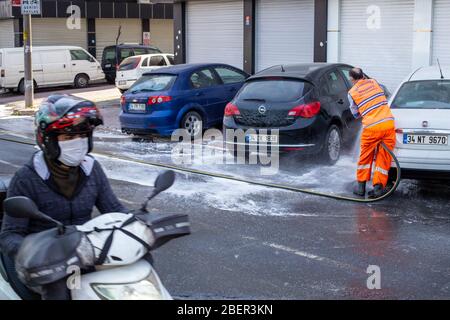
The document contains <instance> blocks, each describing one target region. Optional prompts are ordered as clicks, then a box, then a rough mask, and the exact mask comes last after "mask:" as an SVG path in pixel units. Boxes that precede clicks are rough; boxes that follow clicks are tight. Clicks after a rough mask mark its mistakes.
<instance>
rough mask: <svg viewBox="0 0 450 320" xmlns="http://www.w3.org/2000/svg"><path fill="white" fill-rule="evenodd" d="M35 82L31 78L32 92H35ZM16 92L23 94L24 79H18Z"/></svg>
mask: <svg viewBox="0 0 450 320" xmlns="http://www.w3.org/2000/svg"><path fill="white" fill-rule="evenodd" d="M36 88H37V83H36V81H34V80H33V92H36ZM17 92H18V93H19V94H21V95H24V94H25V79H22V80H20V82H19V85H18V86H17Z"/></svg>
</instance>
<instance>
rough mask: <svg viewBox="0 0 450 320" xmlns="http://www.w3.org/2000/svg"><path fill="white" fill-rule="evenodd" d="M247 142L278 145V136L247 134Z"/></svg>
mask: <svg viewBox="0 0 450 320" xmlns="http://www.w3.org/2000/svg"><path fill="white" fill-rule="evenodd" d="M247 142H262V143H268V142H270V143H278V136H277V135H275V134H249V135H248V136H247Z"/></svg>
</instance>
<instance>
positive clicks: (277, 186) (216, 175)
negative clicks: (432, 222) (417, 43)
mask: <svg viewBox="0 0 450 320" xmlns="http://www.w3.org/2000/svg"><path fill="white" fill-rule="evenodd" d="M0 140H2V141H7V142H13V143H20V144H25V145H32V146H34V145H35V143H31V142H28V141H21V140H15V139H10V138H4V137H0ZM380 145H381V146H382V147H383V148H384V149H385V150H386V151H387V152H388V153H389V154H390V155H391V156H392V159H393V160H394V162H395V165H396V167H397V178H396V180H395V183H394V186H393V187H392V188H391V189H390V190H389V191H388V192H386V193H385V194H383V195H381V196H380V197H378V198H355V197H347V196H341V195H335V194H331V193H324V192H319V191H314V190H310V189H302V188H297V187H291V186H286V185H282V184H276V183H270V182H259V181H252V180H247V179H244V178H238V177H234V176H230V175H226V174H221V173H216V172H208V171H203V170H197V169H191V168H185V167H179V166H176V165H171V164H165V163H159V162H153V161H148V160H140V159H133V158H130V157H126V156H120V155H115V154H112V153H109V152H103V151H96V152H93V154H97V155H100V156H104V157H108V158H111V159H117V160H124V161H130V162H135V163H139V164H144V165H150V166H154V167H159V168H165V169H171V170H175V171H179V172H187V173H192V174H198V175H203V176H208V177H213V178H220V179H227V180H232V181H237V182H243V183H248V184H253V185H258V186H262V187H268V188H274V189H281V190H287V191H293V192H298V193H304V194H309V195H313V196H319V197H324V198H329V199H335V200H344V201H350V202H358V203H373V202H377V201H381V200H383V199H386V198H388V197H389V196H391V195H392V194H393V193H394V192H395V190H396V189H397V188H398V186H399V184H400V180H401V169H400V163H399V161H398V159H397V158H396V156H395V154H394V153H393V152H392V151H391V150H390V149H389V148H388V147H387V146H386V145H385V144H384V142H381V143H380Z"/></svg>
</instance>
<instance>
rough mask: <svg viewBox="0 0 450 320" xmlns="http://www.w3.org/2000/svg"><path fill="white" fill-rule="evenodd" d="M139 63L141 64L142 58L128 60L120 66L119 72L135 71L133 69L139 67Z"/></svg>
mask: <svg viewBox="0 0 450 320" xmlns="http://www.w3.org/2000/svg"><path fill="white" fill-rule="evenodd" d="M139 62H141V58H140V57H130V58H126V59H125V60H123V61H122V63H121V64H120V66H119V71H127V70H133V69H135V68H136V67H137V65H138V64H139Z"/></svg>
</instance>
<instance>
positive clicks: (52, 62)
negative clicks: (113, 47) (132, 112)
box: [0, 46, 105, 94]
mask: <svg viewBox="0 0 450 320" xmlns="http://www.w3.org/2000/svg"><path fill="white" fill-rule="evenodd" d="M23 50H24V49H23V48H0V91H1V89H2V88H3V89H8V90H15V91H18V92H19V93H22V94H23V93H24V92H25V81H24V76H23V75H24V65H23V64H24V58H23V55H24V51H23ZM32 61H33V79H34V83H35V86H37V87H53V86H60V85H73V86H74V87H76V88H84V87H87V86H88V85H89V83H90V82H94V81H99V80H102V79H105V74H104V73H103V70H102V67H101V66H100V63H99V62H98V61H97V60H96V59H95V58H94V57H93V56H91V55H90V54H89V53H88V52H87V51H86V50H84V49H83V48H81V47H74V46H45V47H39V46H36V47H33V53H32Z"/></svg>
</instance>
